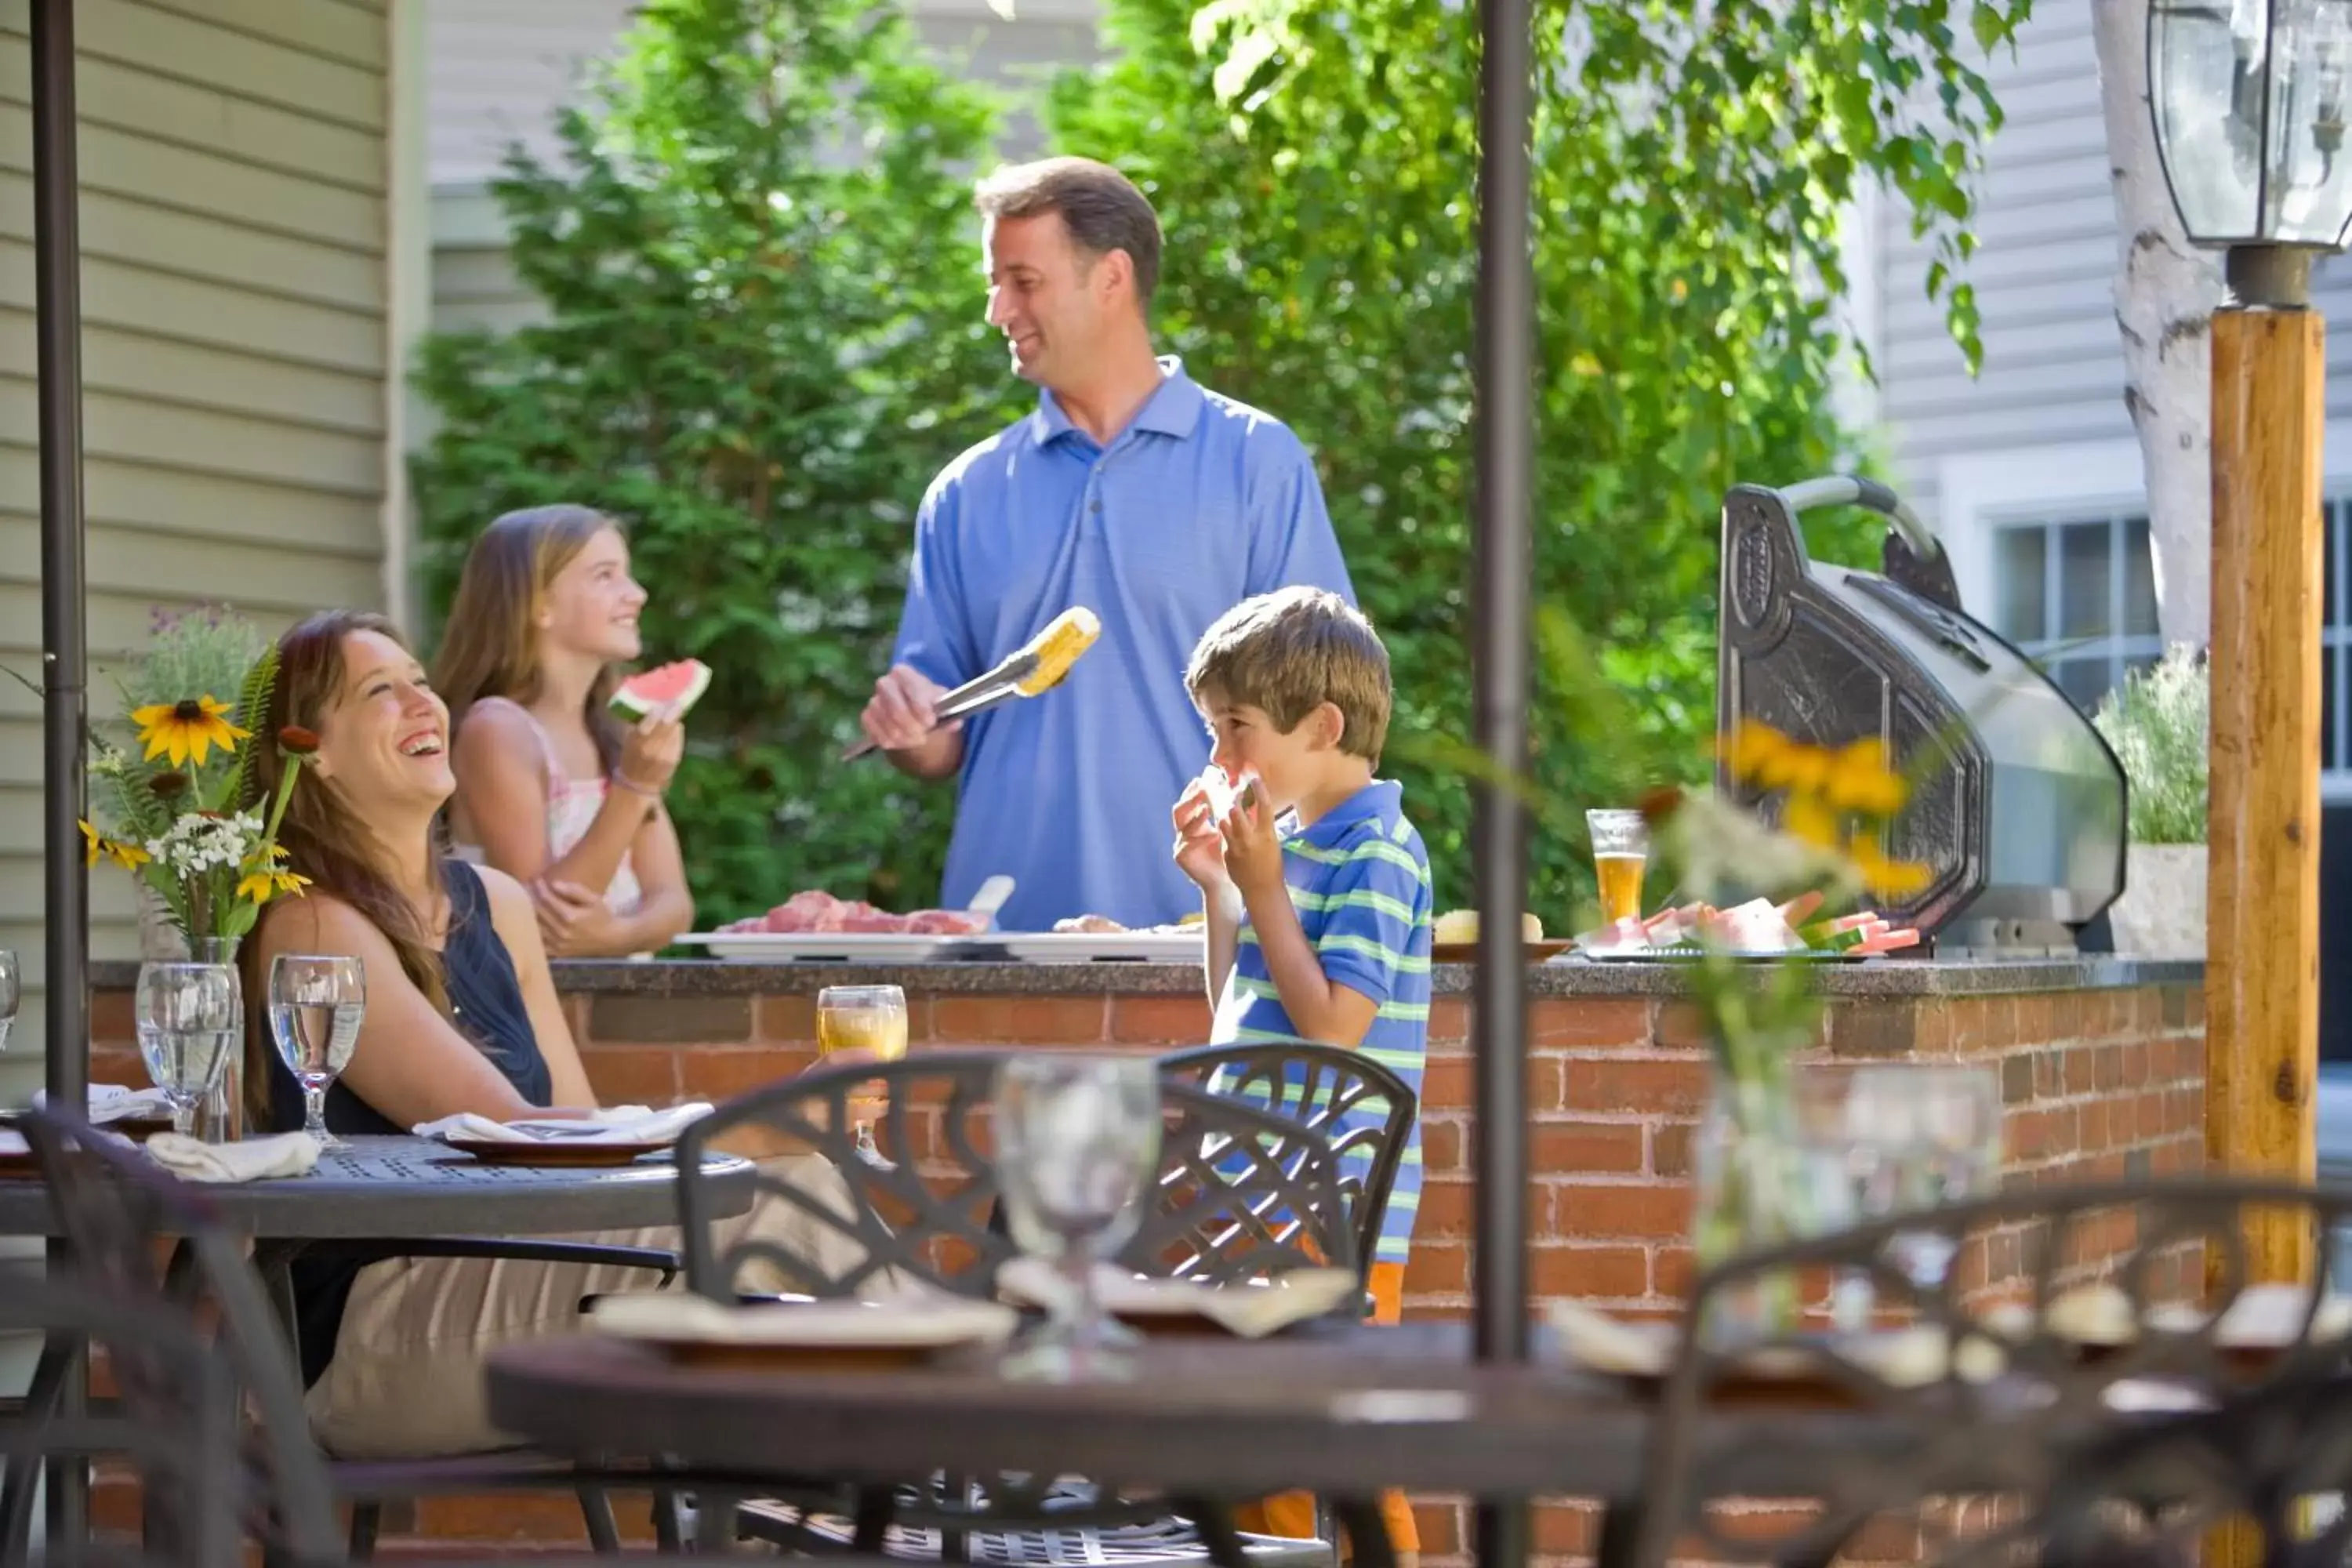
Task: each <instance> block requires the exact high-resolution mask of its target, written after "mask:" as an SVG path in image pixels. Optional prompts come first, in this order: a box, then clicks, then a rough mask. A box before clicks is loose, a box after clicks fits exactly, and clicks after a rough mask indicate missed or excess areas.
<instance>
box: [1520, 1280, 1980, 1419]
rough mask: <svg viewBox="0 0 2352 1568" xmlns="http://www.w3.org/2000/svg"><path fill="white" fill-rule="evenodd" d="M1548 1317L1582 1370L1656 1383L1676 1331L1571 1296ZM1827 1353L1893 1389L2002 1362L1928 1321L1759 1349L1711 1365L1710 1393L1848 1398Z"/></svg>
mask: <svg viewBox="0 0 2352 1568" xmlns="http://www.w3.org/2000/svg"><path fill="white" fill-rule="evenodd" d="M1548 1317H1549V1321H1550V1324H1551V1329H1552V1332H1553V1335H1554V1336H1555V1338H1556V1339H1557V1340H1558V1341H1559V1345H1560V1348H1561V1349H1562V1350H1563V1351H1564V1352H1566V1353H1567V1354H1568V1356H1569V1358H1570V1360H1571V1361H1572V1362H1573V1363H1576V1364H1577V1365H1578V1366H1580V1367H1582V1368H1584V1369H1585V1370H1586V1371H1588V1372H1594V1373H1601V1374H1602V1375H1604V1376H1609V1377H1619V1378H1623V1379H1625V1380H1627V1381H1629V1382H1632V1383H1635V1384H1643V1385H1650V1386H1655V1385H1657V1384H1663V1383H1664V1381H1665V1379H1666V1377H1667V1375H1668V1374H1669V1373H1671V1372H1672V1371H1673V1369H1674V1363H1675V1351H1676V1349H1677V1347H1678V1345H1679V1344H1680V1341H1681V1335H1682V1325H1681V1323H1680V1322H1679V1321H1674V1320H1667V1319H1658V1320H1645V1321H1626V1320H1624V1319H1621V1318H1616V1317H1612V1316H1611V1315H1610V1314H1608V1313H1606V1312H1602V1311H1600V1310H1596V1309H1594V1308H1591V1307H1587V1306H1585V1305H1583V1304H1582V1303H1581V1302H1575V1301H1556V1302H1554V1303H1552V1305H1551V1307H1550V1308H1549V1311H1548ZM1832 1356H1833V1357H1834V1358H1835V1359H1836V1360H1837V1361H1841V1362H1843V1363H1847V1364H1848V1365H1850V1366H1852V1367H1853V1368H1854V1369H1855V1370H1856V1371H1857V1372H1867V1373H1870V1374H1872V1375H1874V1376H1875V1377H1877V1378H1878V1379H1879V1380H1880V1381H1881V1382H1883V1383H1884V1384H1886V1385H1887V1386H1889V1387H1892V1388H1906V1387H1923V1386H1926V1385H1927V1384H1934V1383H1938V1382H1941V1381H1942V1380H1943V1379H1944V1378H1945V1376H1946V1375H1947V1372H1948V1363H1957V1366H1958V1372H1959V1374H1960V1376H1961V1378H1962V1379H1963V1381H1966V1382H1970V1383H1983V1382H1988V1381H1990V1379H1991V1378H1993V1377H1995V1376H1997V1375H1999V1373H2000V1370H2001V1368H2002V1366H2003V1365H2004V1364H2005V1362H2006V1357H2005V1356H2003V1354H2002V1352H2000V1349H1999V1347H1998V1346H1997V1345H1995V1344H1994V1343H1992V1342H1990V1339H1989V1338H1977V1337H1963V1338H1960V1339H1958V1341H1957V1342H1956V1341H1955V1340H1954V1339H1953V1338H1952V1336H1950V1335H1948V1334H1947V1333H1946V1332H1945V1331H1943V1330H1941V1329H1938V1328H1936V1327H1933V1326H1915V1327H1911V1328H1890V1329H1872V1330H1868V1331H1864V1332H1861V1333H1855V1334H1843V1335H1838V1336H1835V1337H1831V1336H1828V1335H1824V1336H1822V1347H1821V1350H1820V1352H1813V1351H1811V1350H1808V1349H1806V1348H1804V1347H1801V1346H1797V1345H1772V1346H1766V1347H1761V1348H1759V1349H1758V1350H1756V1351H1754V1352H1749V1353H1748V1354H1746V1355H1742V1356H1739V1357H1738V1358H1736V1359H1734V1360H1733V1361H1732V1362H1731V1363H1729V1364H1728V1365H1727V1366H1724V1367H1722V1368H1721V1369H1720V1370H1718V1371H1717V1373H1716V1375H1715V1376H1714V1378H1713V1379H1712V1380H1711V1381H1712V1392H1713V1394H1715V1396H1716V1397H1717V1398H1736V1397H1739V1396H1741V1395H1744V1394H1750V1393H1758V1394H1761V1393H1767V1392H1769V1393H1772V1394H1780V1395H1785V1394H1788V1393H1790V1392H1791V1391H1797V1392H1801V1393H1810V1394H1813V1395H1816V1396H1818V1397H1821V1398H1824V1399H1828V1400H1831V1401H1832V1402H1835V1401H1842V1400H1845V1399H1849V1398H1851V1397H1852V1394H1851V1392H1850V1391H1849V1390H1847V1389H1845V1388H1844V1387H1843V1386H1842V1385H1841V1384H1839V1383H1838V1382H1837V1381H1836V1379H1835V1377H1834V1376H1833V1375H1832V1373H1831V1369H1830V1367H1829V1364H1828V1363H1829V1361H1830V1359H1831V1358H1832Z"/></svg>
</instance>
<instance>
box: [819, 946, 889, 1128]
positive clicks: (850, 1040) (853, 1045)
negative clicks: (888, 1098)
mask: <svg viewBox="0 0 2352 1568" xmlns="http://www.w3.org/2000/svg"><path fill="white" fill-rule="evenodd" d="M816 1048H817V1049H818V1050H819V1051H820V1052H822V1053H823V1054H824V1055H825V1056H831V1055H832V1054H833V1053H834V1052H835V1051H852V1050H854V1051H857V1052H859V1053H861V1054H862V1055H865V1056H867V1057H871V1058H873V1059H874V1060H876V1061H880V1062H895V1061H897V1060H898V1058H901V1057H903V1056H905V1055H906V1054H907V994H906V992H904V991H903V990H901V989H899V988H898V986H896V985H828V986H826V987H825V988H824V990H822V991H819V992H818V993H817V994H816ZM849 1113H850V1116H851V1118H852V1119H853V1120H854V1121H856V1126H857V1153H858V1157H859V1158H861V1159H863V1160H866V1161H867V1162H869V1163H874V1164H877V1165H878V1164H886V1163H887V1161H885V1160H884V1159H883V1158H882V1151H881V1150H879V1149H877V1148H876V1147H875V1144H874V1119H875V1118H876V1117H877V1116H879V1115H880V1114H881V1113H882V1103H881V1101H880V1100H875V1099H871V1098H859V1097H853V1098H852V1099H851V1100H850V1102H849Z"/></svg>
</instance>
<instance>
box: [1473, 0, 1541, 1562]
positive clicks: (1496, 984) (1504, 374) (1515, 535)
mask: <svg viewBox="0 0 2352 1568" xmlns="http://www.w3.org/2000/svg"><path fill="white" fill-rule="evenodd" d="M1529 10H1530V5H1529V0H1480V4H1479V23H1480V31H1481V35H1482V39H1483V47H1482V51H1481V58H1480V64H1479V72H1478V301H1477V363H1476V375H1477V387H1476V410H1477V429H1476V440H1477V449H1476V464H1477V468H1476V476H1477V479H1476V482H1477V491H1476V495H1477V500H1476V502H1475V507H1476V510H1475V531H1476V541H1475V563H1476V564H1475V574H1476V584H1475V605H1476V617H1477V628H1478V629H1477V639H1478V640H1477V646H1476V650H1475V661H1474V664H1475V680H1476V684H1477V726H1478V731H1477V733H1478V744H1479V745H1480V747H1482V748H1483V749H1484V750H1485V751H1486V754H1487V755H1488V756H1490V757H1492V758H1493V759H1494V760H1495V761H1496V763H1499V764H1500V765H1501V766H1503V767H1505V768H1507V769H1509V770H1511V771H1512V773H1520V772H1523V771H1524V769H1525V768H1526V765H1527V759H1528V712H1527V706H1528V643H1529V635H1528V580H1529V577H1530V574H1531V571H1532V552H1531V551H1530V548H1529V540H1528V513H1529V510H1530V509H1529V500H1528V490H1529V483H1530V469H1531V459H1532V456H1533V445H1534V403H1533V394H1532V374H1531V372H1532V363H1533V354H1532V347H1533V344H1534V342H1535V331H1536V323H1535V311H1534V301H1535V268H1534V260H1533V257H1532V255H1531V253H1530V250H1529V245H1528V242H1529V235H1528V206H1529V190H1528V162H1529V155H1528V141H1529V137H1530V135H1531V131H1532V127H1531V122H1530V110H1531V101H1532V97H1533V92H1532V69H1533V59H1532V53H1533V50H1532V31H1531V19H1530V16H1529ZM1474 811H1475V815H1474V816H1473V819H1472V827H1471V831H1472V839H1473V843H1474V845H1475V855H1476V858H1477V868H1478V979H1477V992H1476V995H1475V1002H1476V1006H1475V1013H1474V1017H1475V1026H1474V1031H1473V1033H1474V1038H1473V1041H1472V1047H1473V1049H1474V1050H1475V1053H1476V1058H1477V1072H1478V1079H1477V1093H1478V1113H1477V1122H1476V1138H1477V1151H1476V1160H1477V1172H1478V1183H1477V1214H1476V1218H1475V1228H1476V1240H1477V1257H1476V1277H1475V1279H1473V1281H1472V1298H1473V1301H1474V1307H1473V1310H1474V1312H1475V1326H1476V1335H1477V1341H1476V1342H1477V1353H1478V1359H1479V1360H1481V1361H1487V1362H1524V1361H1526V1360H1527V1357H1528V1318H1527V1311H1528V1309H1527V1301H1528V1229H1527V1194H1528V1143H1527V1110H1526V1084H1527V1056H1528V1036H1527V1005H1528V998H1527V960H1526V955H1525V952H1524V949H1523V948H1522V946H1521V943H1520V937H1519V912H1520V911H1521V910H1524V909H1526V908H1527V885H1528V866H1527V839H1528V826H1527V808H1526V806H1525V805H1523V804H1522V803H1521V801H1520V800H1519V798H1518V796H1517V794H1515V793H1514V792H1513V791H1511V790H1509V789H1507V788H1501V787H1497V786H1496V784H1491V783H1488V784H1480V785H1478V787H1477V789H1476V792H1475V805H1474ZM1476 1534H1477V1554H1478V1561H1479V1562H1480V1563H1482V1564H1485V1565H1486V1568H1517V1565H1518V1564H1521V1563H1525V1562H1526V1561H1527V1560H1528V1548H1529V1546H1530V1545H1531V1544H1532V1531H1531V1515H1530V1513H1529V1510H1528V1500H1527V1499H1525V1498H1516V1499H1489V1500H1484V1501H1482V1502H1481V1503H1480V1505H1479V1508H1478V1519H1477V1531H1476Z"/></svg>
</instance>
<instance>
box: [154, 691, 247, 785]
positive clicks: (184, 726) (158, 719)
mask: <svg viewBox="0 0 2352 1568" xmlns="http://www.w3.org/2000/svg"><path fill="white" fill-rule="evenodd" d="M228 713H229V710H228V705H227V704H226V703H224V702H221V701H219V700H217V699H215V698H214V697H213V696H212V695H211V694H210V693H209V692H208V693H206V694H205V695H204V696H202V697H191V698H189V699H187V700H184V701H181V702H154V703H150V704H149V705H148V706H146V707H144V708H136V709H133V710H131V722H132V723H133V724H136V725H138V726H139V739H140V740H141V741H142V742H145V743H146V746H147V757H146V760H147V761H148V762H151V763H152V762H153V761H154V760H155V759H156V758H157V757H161V756H164V755H169V756H170V757H171V759H172V765H173V767H175V768H176V767H182V766H184V765H186V763H188V762H189V760H190V759H191V758H193V759H194V762H195V764H196V766H198V767H202V766H204V763H205V757H206V756H208V755H210V754H211V752H212V748H214V747H215V746H218V747H219V748H220V749H221V750H222V751H223V752H234V751H236V743H237V742H239V741H242V740H244V739H246V738H247V736H249V735H251V734H252V733H253V731H250V730H240V729H238V728H237V727H236V725H234V724H232V723H230V722H229V721H228Z"/></svg>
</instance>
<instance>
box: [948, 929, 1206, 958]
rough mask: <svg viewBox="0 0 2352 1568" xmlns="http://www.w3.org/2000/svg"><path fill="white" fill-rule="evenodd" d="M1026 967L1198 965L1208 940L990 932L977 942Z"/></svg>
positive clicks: (1193, 933)
mask: <svg viewBox="0 0 2352 1568" xmlns="http://www.w3.org/2000/svg"><path fill="white" fill-rule="evenodd" d="M978 940H980V941H982V942H985V943H986V944H987V945H989V946H990V947H995V948H1002V949H1003V951H1004V952H1005V953H1006V955H1007V956H1009V957H1012V958H1016V959H1019V960H1021V961H1023V962H1024V963H1203V962H1205V961H1206V959H1207V957H1208V951H1209V950H1208V939H1207V938H1206V937H1205V936H1203V935H1202V931H1201V929H1200V928H1199V927H1197V926H1195V927H1193V928H1192V929H1191V930H1189V931H991V932H990V933H989V934H988V935H986V936H985V937H982V938H980V939H978Z"/></svg>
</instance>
